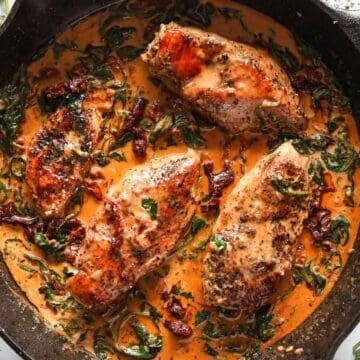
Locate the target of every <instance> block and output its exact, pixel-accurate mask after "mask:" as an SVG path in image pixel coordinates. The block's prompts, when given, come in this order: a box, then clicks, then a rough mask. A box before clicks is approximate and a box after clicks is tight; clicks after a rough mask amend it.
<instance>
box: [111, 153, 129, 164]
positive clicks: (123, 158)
mask: <svg viewBox="0 0 360 360" xmlns="http://www.w3.org/2000/svg"><path fill="white" fill-rule="evenodd" d="M109 157H110V158H111V159H114V160H116V161H118V162H126V161H127V158H126V156H125V154H124V153H118V152H117V151H112V152H111V153H110V154H109Z"/></svg>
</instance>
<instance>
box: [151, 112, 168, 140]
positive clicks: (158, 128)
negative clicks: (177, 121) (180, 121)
mask: <svg viewBox="0 0 360 360" xmlns="http://www.w3.org/2000/svg"><path fill="white" fill-rule="evenodd" d="M172 125H173V119H172V116H171V115H165V116H164V117H163V118H161V119H160V120H159V121H158V122H157V123H156V124H155V127H154V128H153V129H152V131H151V132H150V137H149V143H150V144H151V145H153V146H155V143H156V140H157V138H158V137H159V136H160V135H161V134H164V133H165V132H166V131H167V130H169V129H170V128H171V127H172Z"/></svg>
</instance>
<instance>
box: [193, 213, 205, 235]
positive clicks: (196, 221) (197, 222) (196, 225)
mask: <svg viewBox="0 0 360 360" xmlns="http://www.w3.org/2000/svg"><path fill="white" fill-rule="evenodd" d="M205 226H206V222H205V220H203V219H201V218H199V217H197V216H194V217H193V218H192V220H191V229H190V232H191V235H193V236H195V235H196V234H197V233H198V232H199V231H200V230H201V229H203V228H204V227H205Z"/></svg>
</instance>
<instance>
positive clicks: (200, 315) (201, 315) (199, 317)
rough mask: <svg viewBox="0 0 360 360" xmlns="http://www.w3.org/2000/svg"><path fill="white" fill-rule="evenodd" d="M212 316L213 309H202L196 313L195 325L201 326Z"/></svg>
mask: <svg viewBox="0 0 360 360" xmlns="http://www.w3.org/2000/svg"><path fill="white" fill-rule="evenodd" d="M210 317H211V311H209V310H200V311H198V312H197V313H196V315H195V322H194V324H195V326H199V325H200V324H202V323H203V322H205V321H207V320H209V319H210Z"/></svg>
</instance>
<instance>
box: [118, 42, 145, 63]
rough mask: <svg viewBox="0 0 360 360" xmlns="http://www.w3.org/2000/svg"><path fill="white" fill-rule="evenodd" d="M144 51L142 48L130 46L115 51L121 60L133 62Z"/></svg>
mask: <svg viewBox="0 0 360 360" xmlns="http://www.w3.org/2000/svg"><path fill="white" fill-rule="evenodd" d="M144 50H145V47H144V46H140V47H136V46H132V45H127V46H122V47H119V48H117V49H116V54H117V55H118V56H119V57H120V58H121V59H123V60H126V61H133V60H135V59H136V58H138V57H139V56H140V55H141V54H142V53H143V52H144Z"/></svg>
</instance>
